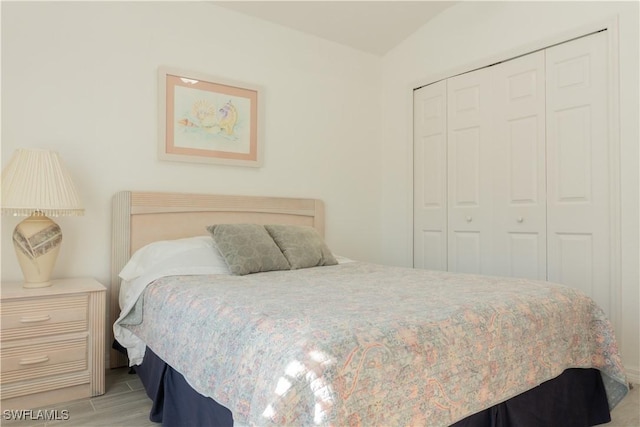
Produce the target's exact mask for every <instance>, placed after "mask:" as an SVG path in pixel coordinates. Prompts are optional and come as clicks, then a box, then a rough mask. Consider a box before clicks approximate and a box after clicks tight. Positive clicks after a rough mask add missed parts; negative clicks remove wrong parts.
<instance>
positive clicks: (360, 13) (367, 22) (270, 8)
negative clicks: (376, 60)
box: [212, 0, 456, 56]
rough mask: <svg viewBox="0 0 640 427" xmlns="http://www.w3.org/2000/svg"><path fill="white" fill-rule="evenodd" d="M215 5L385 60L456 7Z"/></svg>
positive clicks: (413, 4)
mask: <svg viewBox="0 0 640 427" xmlns="http://www.w3.org/2000/svg"><path fill="white" fill-rule="evenodd" d="M212 3H213V4H215V5H217V6H221V7H224V8H227V9H231V10H234V11H236V12H240V13H243V14H245V15H250V16H253V17H256V18H261V19H264V20H267V21H270V22H273V23H276V24H280V25H283V26H286V27H289V28H292V29H294V30H298V31H302V32H305V33H308V34H312V35H315V36H318V37H321V38H323V39H327V40H331V41H334V42H337V43H340V44H344V45H347V46H351V47H353V48H355V49H358V50H362V51H364V52H368V53H372V54H374V55H379V56H382V55H384V54H385V53H387V52H388V51H389V50H391V49H392V48H394V47H395V46H397V45H398V44H399V43H400V42H402V41H403V40H404V39H406V38H407V37H408V36H410V35H411V34H413V33H414V32H415V31H416V30H417V29H418V28H420V27H421V26H422V25H424V24H425V23H426V22H427V21H429V20H430V19H431V18H433V17H434V16H436V15H437V14H438V13H440V12H442V11H443V10H444V9H446V8H448V7H450V6H452V5H454V4H455V3H456V2H455V1H426V0H423V1H214V2H212Z"/></svg>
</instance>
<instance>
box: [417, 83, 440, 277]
mask: <svg viewBox="0 0 640 427" xmlns="http://www.w3.org/2000/svg"><path fill="white" fill-rule="evenodd" d="M446 90H447V84H446V82H445V81H442V82H438V83H434V84H431V85H429V86H425V87H422V88H420V89H417V90H415V91H414V94H413V99H414V107H413V111H414V122H413V132H414V135H413V140H414V153H413V158H414V167H413V180H414V182H413V188H414V195H413V206H414V207H413V218H414V220H413V221H414V224H413V265H414V267H417V268H426V269H430V270H443V271H446V270H447V199H446V197H447V173H446V167H447V117H446V114H447V108H446V99H447V96H446Z"/></svg>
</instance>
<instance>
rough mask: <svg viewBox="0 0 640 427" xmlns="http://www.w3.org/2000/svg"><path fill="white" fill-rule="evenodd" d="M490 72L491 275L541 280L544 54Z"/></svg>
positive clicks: (543, 267)
mask: <svg viewBox="0 0 640 427" xmlns="http://www.w3.org/2000/svg"><path fill="white" fill-rule="evenodd" d="M492 69H493V73H492V77H493V91H492V96H493V98H494V100H493V102H494V113H493V126H494V129H495V141H494V155H493V160H492V161H491V163H490V164H491V169H492V171H493V253H494V269H493V272H492V274H495V275H499V276H512V277H523V278H529V279H540V280H545V279H546V277H547V262H546V261H547V260H546V249H547V248H546V246H547V242H546V240H547V239H546V215H547V212H546V188H545V186H546V179H545V66H544V52H535V53H531V54H529V55H526V56H522V57H520V58H516V59H512V60H510V61H506V62H503V63H502V64H499V65H496V66H494V67H492Z"/></svg>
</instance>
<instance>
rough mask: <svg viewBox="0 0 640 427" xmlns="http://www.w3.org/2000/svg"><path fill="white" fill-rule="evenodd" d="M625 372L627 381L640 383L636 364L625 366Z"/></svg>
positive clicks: (639, 373) (639, 374) (639, 370)
mask: <svg viewBox="0 0 640 427" xmlns="http://www.w3.org/2000/svg"><path fill="white" fill-rule="evenodd" d="M624 370H625V372H626V373H627V381H629V382H630V383H634V384H640V369H639V368H638V367H637V366H625V367H624Z"/></svg>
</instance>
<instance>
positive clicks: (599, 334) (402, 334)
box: [114, 262, 627, 426]
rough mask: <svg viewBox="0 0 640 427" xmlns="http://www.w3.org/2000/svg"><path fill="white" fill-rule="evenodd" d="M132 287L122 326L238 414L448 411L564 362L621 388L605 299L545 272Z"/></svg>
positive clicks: (351, 268) (374, 268)
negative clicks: (546, 277)
mask: <svg viewBox="0 0 640 427" xmlns="http://www.w3.org/2000/svg"><path fill="white" fill-rule="evenodd" d="M130 297H131V298H132V299H135V304H132V303H128V304H126V306H127V307H128V309H127V310H126V312H125V313H123V315H122V316H121V318H120V319H119V320H118V322H117V324H116V325H115V327H114V329H116V330H117V329H120V328H122V329H126V330H127V331H128V332H130V333H131V335H132V336H133V337H135V338H136V339H139V341H140V342H141V343H143V346H146V347H148V348H149V349H151V350H152V351H153V352H154V353H155V354H157V355H158V356H159V357H160V358H161V359H162V360H163V361H165V362H166V363H168V364H169V365H170V366H171V367H173V368H174V369H175V370H176V371H178V372H179V373H180V374H181V375H183V376H184V379H185V381H186V382H187V383H188V384H189V386H190V387H192V388H193V390H195V391H197V393H199V394H201V395H202V396H205V397H210V398H211V399H214V400H215V401H216V402H218V403H219V404H220V405H223V406H224V407H226V408H228V409H229V410H230V411H231V412H232V413H233V417H234V419H235V421H236V422H237V423H238V424H240V425H346V424H352V425H353V424H355V425H358V424H360V425H374V424H375V425H382V424H384V425H417V424H420V425H427V424H428V425H430V426H437V425H443V426H444V425H450V424H453V423H455V422H457V421H460V420H463V419H465V418H466V417H468V416H469V415H472V414H476V413H479V412H480V411H482V410H485V409H487V408H490V407H493V406H495V405H497V404H499V403H501V402H504V401H506V400H508V399H510V398H512V397H514V396H518V395H520V394H522V393H523V392H525V391H527V390H530V389H532V388H535V387H537V386H538V385H540V384H542V383H544V382H546V381H548V380H550V379H553V378H556V377H558V376H559V375H561V374H562V373H563V372H565V370H567V369H570V368H585V369H590V368H593V369H596V370H598V371H599V372H600V374H601V377H602V381H603V384H604V388H605V390H606V393H607V397H608V401H609V407H610V408H612V407H614V406H615V405H616V404H617V403H618V402H619V401H620V400H621V399H622V397H624V395H625V394H626V392H627V385H626V379H625V375H624V371H623V368H622V365H621V361H620V357H619V354H618V349H617V345H616V342H615V337H614V334H613V331H612V328H611V325H610V324H609V322H608V320H607V319H606V317H605V315H604V313H603V312H602V310H601V309H600V308H599V307H598V306H597V305H596V304H595V303H594V302H593V301H592V300H591V299H590V298H588V297H587V296H585V295H584V294H582V293H580V292H579V291H577V290H575V289H573V288H570V287H566V286H562V285H556V284H551V283H548V282H541V281H533V280H525V279H515V278H498V277H489V276H479V275H466V274H453V273H446V272H435V271H427V270H416V269H409V268H399V267H389V266H381V265H376V264H370V263H363V262H352V263H344V264H339V265H335V266H327V267H317V268H305V269H301V270H291V271H289V270H288V271H273V272H266V273H257V274H250V275H246V276H232V275H179V276H170V277H162V278H159V279H156V280H153V281H150V284H149V285H147V284H145V286H144V287H142V289H141V291H140V292H138V293H136V292H133V293H130ZM116 336H118V333H116ZM576 392H578V390H576Z"/></svg>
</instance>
